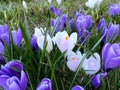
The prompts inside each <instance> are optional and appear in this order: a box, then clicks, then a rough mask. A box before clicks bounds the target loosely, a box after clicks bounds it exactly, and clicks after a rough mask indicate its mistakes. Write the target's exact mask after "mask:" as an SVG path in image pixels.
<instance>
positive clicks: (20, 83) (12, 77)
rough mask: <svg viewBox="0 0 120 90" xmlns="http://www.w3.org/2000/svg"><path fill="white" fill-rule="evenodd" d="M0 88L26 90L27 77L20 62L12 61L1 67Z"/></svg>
mask: <svg viewBox="0 0 120 90" xmlns="http://www.w3.org/2000/svg"><path fill="white" fill-rule="evenodd" d="M0 86H1V87H2V88H4V89H5V90H26V87H27V76H26V74H25V72H24V71H23V66H22V64H21V63H20V62H19V61H15V60H12V61H10V62H8V63H6V64H5V65H2V66H1V70H0Z"/></svg>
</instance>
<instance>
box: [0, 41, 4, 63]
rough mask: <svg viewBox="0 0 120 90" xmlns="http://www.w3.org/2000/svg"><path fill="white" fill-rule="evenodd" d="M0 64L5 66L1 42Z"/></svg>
mask: <svg viewBox="0 0 120 90" xmlns="http://www.w3.org/2000/svg"><path fill="white" fill-rule="evenodd" d="M0 64H5V58H4V46H3V44H2V42H0Z"/></svg>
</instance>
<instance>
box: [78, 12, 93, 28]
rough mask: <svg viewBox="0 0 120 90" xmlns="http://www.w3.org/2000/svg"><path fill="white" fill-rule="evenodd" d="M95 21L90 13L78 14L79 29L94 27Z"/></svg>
mask: <svg viewBox="0 0 120 90" xmlns="http://www.w3.org/2000/svg"><path fill="white" fill-rule="evenodd" d="M93 23H94V22H93V20H92V16H90V15H82V14H80V13H79V14H77V15H76V28H77V30H79V29H86V30H89V29H90V28H91V27H92V25H93Z"/></svg>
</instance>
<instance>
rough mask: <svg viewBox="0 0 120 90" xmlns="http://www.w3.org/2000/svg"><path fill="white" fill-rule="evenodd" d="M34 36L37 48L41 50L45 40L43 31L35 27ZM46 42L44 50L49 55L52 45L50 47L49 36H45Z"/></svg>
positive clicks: (50, 40)
mask: <svg viewBox="0 0 120 90" xmlns="http://www.w3.org/2000/svg"><path fill="white" fill-rule="evenodd" d="M34 35H35V37H36V38H37V44H38V47H39V48H40V49H41V50H43V47H44V40H45V35H44V30H43V29H42V28H40V29H39V28H37V27H36V28H35V34H34ZM46 41H47V47H46V50H47V51H48V53H50V52H51V51H52V49H53V45H52V39H51V37H50V35H49V34H47V36H46Z"/></svg>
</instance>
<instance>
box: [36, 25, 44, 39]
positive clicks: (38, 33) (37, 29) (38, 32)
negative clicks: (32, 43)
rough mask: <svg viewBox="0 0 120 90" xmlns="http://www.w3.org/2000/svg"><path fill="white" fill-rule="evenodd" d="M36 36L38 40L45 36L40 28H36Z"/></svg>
mask: <svg viewBox="0 0 120 90" xmlns="http://www.w3.org/2000/svg"><path fill="white" fill-rule="evenodd" d="M34 35H35V36H36V37H37V38H39V37H41V36H43V34H42V31H41V29H39V28H37V27H36V28H35V34H34Z"/></svg>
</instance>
